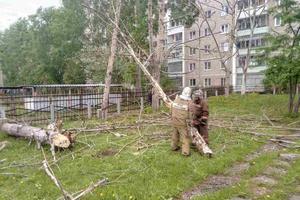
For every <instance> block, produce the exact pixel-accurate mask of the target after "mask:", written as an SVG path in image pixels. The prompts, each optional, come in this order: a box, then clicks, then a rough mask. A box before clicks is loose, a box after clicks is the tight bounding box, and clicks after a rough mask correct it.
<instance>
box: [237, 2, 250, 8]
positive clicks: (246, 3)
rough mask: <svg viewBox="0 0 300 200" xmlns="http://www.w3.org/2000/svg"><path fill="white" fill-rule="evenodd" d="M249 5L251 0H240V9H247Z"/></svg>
mask: <svg viewBox="0 0 300 200" xmlns="http://www.w3.org/2000/svg"><path fill="white" fill-rule="evenodd" d="M248 7H249V0H239V1H238V9H239V10H242V9H246V8H248Z"/></svg>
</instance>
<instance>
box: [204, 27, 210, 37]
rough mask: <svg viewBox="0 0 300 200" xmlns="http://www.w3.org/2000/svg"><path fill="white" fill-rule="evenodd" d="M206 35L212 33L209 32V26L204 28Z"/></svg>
mask: <svg viewBox="0 0 300 200" xmlns="http://www.w3.org/2000/svg"><path fill="white" fill-rule="evenodd" d="M204 35H205V36H208V35H210V32H209V29H208V28H205V29H204Z"/></svg>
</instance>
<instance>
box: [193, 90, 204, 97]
mask: <svg viewBox="0 0 300 200" xmlns="http://www.w3.org/2000/svg"><path fill="white" fill-rule="evenodd" d="M196 98H199V99H203V91H202V90H201V89H199V90H195V91H194V92H193V99H196Z"/></svg>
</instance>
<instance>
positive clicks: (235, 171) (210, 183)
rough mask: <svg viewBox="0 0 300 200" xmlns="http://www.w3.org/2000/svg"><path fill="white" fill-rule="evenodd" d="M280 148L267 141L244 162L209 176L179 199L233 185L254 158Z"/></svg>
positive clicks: (184, 199)
mask: <svg viewBox="0 0 300 200" xmlns="http://www.w3.org/2000/svg"><path fill="white" fill-rule="evenodd" d="M279 150H280V147H279V146H278V145H276V144H274V143H267V144H265V145H264V146H263V147H261V148H260V149H259V150H258V151H256V152H254V153H252V154H249V155H248V156H247V157H246V159H245V161H244V162H240V163H237V164H235V165H233V166H232V167H231V168H229V169H228V170H227V171H226V172H225V173H224V174H222V175H215V176H210V177H208V178H207V179H206V180H204V182H202V183H201V184H199V185H198V186H196V187H194V188H192V189H190V190H188V191H185V192H184V193H182V195H181V197H180V198H179V199H182V200H188V199H192V198H193V197H195V196H201V195H205V194H207V193H212V192H216V191H218V190H221V189H223V188H226V187H229V186H232V185H234V184H236V183H238V182H239V181H240V179H241V175H242V174H243V173H244V172H245V171H246V170H247V169H248V168H249V167H250V163H251V162H252V161H253V160H255V159H256V158H258V157H259V156H261V155H262V154H265V153H268V152H274V151H279Z"/></svg>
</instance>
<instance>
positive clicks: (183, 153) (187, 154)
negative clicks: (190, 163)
mask: <svg viewBox="0 0 300 200" xmlns="http://www.w3.org/2000/svg"><path fill="white" fill-rule="evenodd" d="M181 154H182V155H183V156H190V155H191V154H190V152H185V151H182V152H181Z"/></svg>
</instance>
